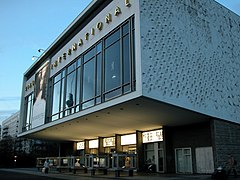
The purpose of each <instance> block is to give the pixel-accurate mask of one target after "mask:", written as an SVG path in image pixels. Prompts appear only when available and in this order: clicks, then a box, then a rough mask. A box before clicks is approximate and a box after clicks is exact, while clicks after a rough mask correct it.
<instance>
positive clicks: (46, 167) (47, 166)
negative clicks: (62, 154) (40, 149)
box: [43, 159, 49, 174]
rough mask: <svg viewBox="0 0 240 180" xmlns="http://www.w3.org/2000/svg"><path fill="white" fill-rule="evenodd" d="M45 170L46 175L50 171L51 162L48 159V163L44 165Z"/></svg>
mask: <svg viewBox="0 0 240 180" xmlns="http://www.w3.org/2000/svg"><path fill="white" fill-rule="evenodd" d="M43 168H44V173H46V174H47V173H48V170H49V160H48V159H46V161H45V162H44V165H43Z"/></svg>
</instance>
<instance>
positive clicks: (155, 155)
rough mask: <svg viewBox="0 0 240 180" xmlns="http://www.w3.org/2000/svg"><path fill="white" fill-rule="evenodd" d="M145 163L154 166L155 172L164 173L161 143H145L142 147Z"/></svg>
mask: <svg viewBox="0 0 240 180" xmlns="http://www.w3.org/2000/svg"><path fill="white" fill-rule="evenodd" d="M144 149H145V162H146V163H148V164H155V165H156V171H157V172H164V150H163V143H162V142H156V143H147V144H145V145H144Z"/></svg>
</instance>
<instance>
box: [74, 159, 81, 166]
mask: <svg viewBox="0 0 240 180" xmlns="http://www.w3.org/2000/svg"><path fill="white" fill-rule="evenodd" d="M75 167H80V163H79V160H78V159H77V161H76V163H75Z"/></svg>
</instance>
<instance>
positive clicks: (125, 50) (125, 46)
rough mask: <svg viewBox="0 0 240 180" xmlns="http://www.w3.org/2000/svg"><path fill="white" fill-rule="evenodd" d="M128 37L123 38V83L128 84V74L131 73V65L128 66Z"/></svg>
mask: <svg viewBox="0 0 240 180" xmlns="http://www.w3.org/2000/svg"><path fill="white" fill-rule="evenodd" d="M129 47H130V44H129V35H127V36H125V37H123V72H124V75H123V83H124V84H126V83H129V82H130V72H131V69H130V68H131V64H130V52H129V50H130V49H129Z"/></svg>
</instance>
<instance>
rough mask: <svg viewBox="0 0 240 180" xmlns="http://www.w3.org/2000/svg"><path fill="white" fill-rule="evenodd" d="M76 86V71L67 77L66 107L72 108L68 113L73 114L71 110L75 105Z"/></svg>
mask: <svg viewBox="0 0 240 180" xmlns="http://www.w3.org/2000/svg"><path fill="white" fill-rule="evenodd" d="M75 85H76V71H74V72H72V73H71V74H69V75H68V76H67V84H66V105H67V106H66V107H67V108H70V109H69V110H68V113H70V114H71V113H72V111H71V108H72V107H73V106H74V104H75Z"/></svg>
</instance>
